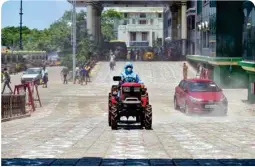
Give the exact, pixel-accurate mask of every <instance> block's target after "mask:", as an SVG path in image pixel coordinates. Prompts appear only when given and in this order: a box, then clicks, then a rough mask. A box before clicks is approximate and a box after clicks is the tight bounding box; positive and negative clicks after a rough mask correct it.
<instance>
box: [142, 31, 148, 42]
mask: <svg viewBox="0 0 255 167" xmlns="http://www.w3.org/2000/svg"><path fill="white" fill-rule="evenodd" d="M142 41H148V32H142Z"/></svg>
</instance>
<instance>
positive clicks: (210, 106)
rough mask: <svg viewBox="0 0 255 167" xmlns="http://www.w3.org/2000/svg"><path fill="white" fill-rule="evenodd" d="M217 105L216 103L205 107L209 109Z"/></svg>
mask: <svg viewBox="0 0 255 167" xmlns="http://www.w3.org/2000/svg"><path fill="white" fill-rule="evenodd" d="M215 107H216V105H214V104H207V105H205V108H207V109H211V108H215Z"/></svg>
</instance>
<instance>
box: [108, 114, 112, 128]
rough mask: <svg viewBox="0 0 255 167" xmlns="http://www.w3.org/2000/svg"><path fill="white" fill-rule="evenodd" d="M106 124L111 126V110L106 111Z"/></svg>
mask: <svg viewBox="0 0 255 167" xmlns="http://www.w3.org/2000/svg"><path fill="white" fill-rule="evenodd" d="M108 124H109V126H111V111H108Z"/></svg>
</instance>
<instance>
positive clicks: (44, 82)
mask: <svg viewBox="0 0 255 167" xmlns="http://www.w3.org/2000/svg"><path fill="white" fill-rule="evenodd" d="M42 78H43V88H47V87H48V85H47V83H48V70H47V69H46V67H45V66H44V67H43V70H42Z"/></svg>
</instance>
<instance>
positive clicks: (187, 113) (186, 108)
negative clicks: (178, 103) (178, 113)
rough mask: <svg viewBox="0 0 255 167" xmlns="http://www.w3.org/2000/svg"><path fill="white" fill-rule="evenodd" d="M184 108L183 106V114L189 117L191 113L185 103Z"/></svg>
mask: <svg viewBox="0 0 255 167" xmlns="http://www.w3.org/2000/svg"><path fill="white" fill-rule="evenodd" d="M184 106H185V107H184V113H185V114H186V115H190V114H191V112H190V110H189V107H188V104H187V102H185V105H184Z"/></svg>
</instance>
